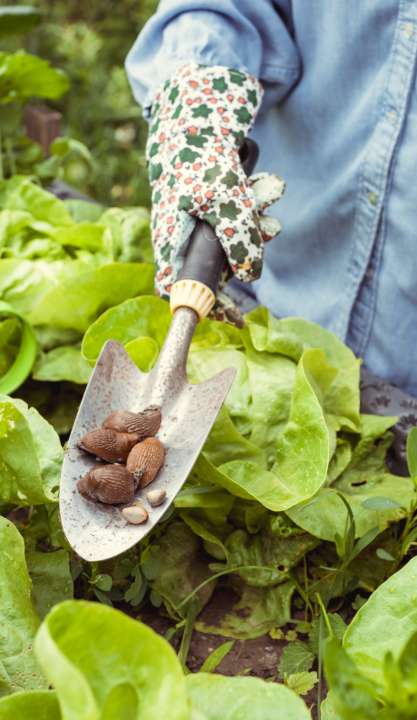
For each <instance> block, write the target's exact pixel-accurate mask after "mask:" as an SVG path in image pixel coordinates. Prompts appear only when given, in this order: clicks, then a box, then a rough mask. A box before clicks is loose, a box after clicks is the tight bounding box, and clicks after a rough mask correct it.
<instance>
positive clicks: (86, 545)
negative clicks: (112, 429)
mask: <svg viewBox="0 0 417 720" xmlns="http://www.w3.org/2000/svg"><path fill="white" fill-rule="evenodd" d="M176 315H177V313H176ZM186 320H187V318H186V317H185V318H184V322H185V321H186ZM177 325H178V323H177ZM193 329H194V327H193V328H192V330H191V335H190V338H189V339H191V336H192V331H193ZM187 332H188V334H190V329H189V328H188V330H187ZM177 340H178V342H180V343H181V337H179V338H178V334H177ZM183 340H184V338H183ZM185 344H187V340H185ZM187 351H188V346H187V347H186V348H185V357H184V358H183V360H184V362H183V367H182V368H181V367H179V366H178V358H176V356H175V347H174V348H173V349H171V350H168V351H166V352H165V363H163V367H161V365H157V366H156V367H155V368H154V369H153V370H152V371H151V372H150V373H142V372H140V371H139V370H138V368H137V367H136V365H135V364H134V363H133V362H132V360H131V359H130V357H129V356H128V354H127V353H126V351H125V350H124V348H123V346H122V345H120V344H119V343H117V342H113V341H109V342H107V344H106V345H105V347H104V349H103V351H102V353H101V355H100V357H99V359H98V361H97V364H96V367H95V370H94V372H93V374H92V377H91V379H90V382H89V383H88V386H87V389H86V392H85V394H84V397H83V400H82V402H81V405H80V408H79V411H78V415H77V417H76V420H75V424H74V427H73V430H72V433H71V436H70V439H69V442H68V447H67V449H66V451H65V458H64V464H63V470H62V478H61V490H60V512H61V520H62V525H63V529H64V533H65V535H66V537H67V539H68V541H69V543H70V544H71V546H72V547H73V549H74V550H75V552H76V553H77V554H78V555H80V556H81V557H82V558H84V559H85V560H89V561H98V560H105V559H108V558H111V557H114V556H115V555H119V554H120V553H122V552H124V551H125V550H127V549H129V548H130V547H132V546H133V545H135V544H136V543H137V542H139V541H140V540H142V538H144V537H145V535H147V533H148V532H149V531H150V530H151V529H152V527H153V526H154V525H155V524H156V523H157V522H158V521H159V519H160V518H161V516H162V515H163V514H164V513H165V512H166V510H167V509H168V507H169V505H170V504H171V503H172V501H173V500H174V498H175V496H176V494H177V493H178V492H179V490H180V489H181V487H182V485H183V484H184V482H185V480H186V478H187V476H188V474H189V472H190V470H191V468H192V466H193V464H194V462H195V460H196V459H197V457H198V454H199V452H200V450H201V448H202V446H203V443H204V441H205V439H206V438H207V435H208V433H209V432H210V429H211V427H212V425H213V423H214V421H215V419H216V416H217V414H218V412H219V409H220V407H221V405H222V403H223V401H224V399H225V397H226V395H227V393H228V391H229V389H230V386H231V384H232V382H233V378H234V376H235V370H234V369H233V368H228V369H226V370H224V371H223V372H221V373H219V374H218V375H216V376H215V377H213V378H211V379H210V380H207V381H206V382H203V383H200V384H196V385H192V384H190V383H188V382H187V380H186V376H185V372H184V367H185V359H186V354H187ZM177 354H178V353H177ZM168 356H169V357H168ZM167 357H168V362H167ZM171 359H172V363H171V366H170V360H171ZM180 365H181V363H180ZM150 404H158V405H160V406H161V412H162V424H161V427H160V430H159V432H158V437H159V438H160V440H161V441H162V442H163V444H164V446H165V448H166V460H165V463H164V466H163V468H162V469H161V471H160V472H159V474H158V476H157V478H156V480H155V481H154V482H153V483H152V489H159V488H163V489H164V490H165V491H166V494H167V498H166V501H165V502H164V503H163V505H161V506H160V507H156V508H152V507H150V505H149V504H148V503H147V502H146V490H145V491H139V492H138V493H137V496H136V497H137V499H140V500H141V501H143V504H144V505H145V507H146V509H147V511H148V513H149V519H148V521H147V522H146V523H145V524H143V525H130V524H128V523H127V522H126V521H125V520H124V518H123V516H122V514H121V512H120V507H114V506H106V505H102V504H100V503H93V502H88V501H86V500H85V499H84V498H83V497H82V496H81V495H80V494H79V493H78V491H77V489H76V483H77V480H78V479H79V478H80V477H82V476H83V475H85V473H87V472H88V471H89V470H90V469H91V468H92V467H93V466H94V465H96V462H97V461H96V460H95V459H94V458H93V457H91V456H89V455H87V454H86V453H84V452H82V451H81V450H79V449H78V447H77V444H78V441H79V440H80V438H81V437H82V436H83V435H84V434H85V433H86V432H87V431H89V430H91V429H93V428H95V427H98V426H100V425H101V423H102V422H103V420H104V419H105V418H106V417H107V415H109V413H110V412H112V411H113V410H118V409H126V408H127V409H129V410H132V411H135V412H136V411H140V410H143V409H144V408H145V407H147V406H149V405H150Z"/></svg>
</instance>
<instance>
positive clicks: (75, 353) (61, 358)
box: [32, 345, 91, 385]
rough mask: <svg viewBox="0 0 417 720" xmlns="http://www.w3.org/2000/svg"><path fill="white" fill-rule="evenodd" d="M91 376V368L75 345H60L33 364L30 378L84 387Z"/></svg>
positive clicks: (43, 354) (42, 355)
mask: <svg viewBox="0 0 417 720" xmlns="http://www.w3.org/2000/svg"><path fill="white" fill-rule="evenodd" d="M90 375H91V366H90V365H89V363H88V362H87V360H85V358H84V357H83V356H82V355H81V350H80V348H79V347H77V346H75V345H62V346H61V347H57V348H53V349H52V350H50V351H49V352H47V353H42V354H41V355H40V356H39V357H38V359H37V361H36V364H35V367H34V369H33V373H32V377H33V379H34V380H43V381H49V382H59V381H60V380H67V381H69V382H73V383H77V384H80V385H86V384H87V383H88V380H89V378H90Z"/></svg>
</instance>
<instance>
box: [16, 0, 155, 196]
mask: <svg viewBox="0 0 417 720" xmlns="http://www.w3.org/2000/svg"><path fill="white" fill-rule="evenodd" d="M33 4H34V5H36V7H37V8H38V10H39V11H40V12H41V14H42V17H41V22H40V23H39V25H38V26H37V27H36V28H35V29H34V30H32V31H31V32H30V33H29V34H28V35H27V36H26V38H25V48H26V50H28V51H29V52H32V53H33V52H35V53H36V54H39V55H41V56H42V57H47V58H48V59H49V60H50V61H51V62H53V63H54V65H56V66H57V67H59V68H62V69H63V70H64V71H65V72H66V73H67V75H68V77H69V78H70V79H71V87H70V89H69V91H68V92H67V93H66V94H65V95H63V96H62V98H60V99H59V100H58V101H54V106H56V107H58V109H60V110H61V111H62V113H63V131H64V132H65V134H68V135H70V136H71V137H72V138H75V139H76V140H78V141H81V143H83V144H84V145H85V146H87V147H88V148H90V150H91V152H92V153H93V156H94V161H95V162H94V163H93V164H88V163H86V162H84V161H83V158H82V157H81V156H80V154H77V153H71V154H70V155H68V157H67V159H66V161H65V168H64V178H65V179H66V180H67V182H69V183H70V184H72V185H75V186H76V187H78V188H80V189H82V190H84V191H85V192H87V193H88V194H89V195H91V196H92V197H95V198H96V199H98V200H99V201H101V202H105V203H108V202H109V198H111V202H117V203H118V204H124V205H135V204H140V205H147V204H148V203H149V188H148V183H147V169H146V161H145V156H144V146H145V139H146V133H147V125H146V122H145V121H144V120H143V119H142V116H141V111H140V109H139V107H138V105H137V103H136V102H135V100H134V98H133V96H132V93H131V90H130V87H129V84H128V81H127V78H126V74H125V71H124V67H123V63H124V59H125V57H126V55H127V53H128V50H129V49H130V47H131V46H132V45H133V43H134V41H135V39H136V36H137V34H138V33H139V31H140V29H141V27H142V26H143V24H144V23H145V22H146V20H147V18H148V17H149V16H150V15H151V14H152V12H153V11H154V9H155V7H156V5H157V0H139V1H138V0H119V1H118V2H114V0H89V2H79V0H34V2H33ZM18 47H20V45H18Z"/></svg>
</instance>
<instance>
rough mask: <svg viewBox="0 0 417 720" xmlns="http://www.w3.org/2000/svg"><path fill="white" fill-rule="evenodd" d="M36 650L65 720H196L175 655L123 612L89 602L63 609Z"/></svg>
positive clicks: (51, 619) (60, 607)
mask: <svg viewBox="0 0 417 720" xmlns="http://www.w3.org/2000/svg"><path fill="white" fill-rule="evenodd" d="M35 652H36V656H37V658H38V660H39V663H40V665H41V667H42V669H43V671H44V673H45V675H46V677H47V679H48V681H49V683H51V684H52V685H53V686H54V688H55V690H56V692H57V694H58V697H59V703H60V706H61V710H62V714H63V717H65V718H70V717H71V718H77V720H102V719H104V718H105V719H106V720H113V718H115V717H128V718H136V717H139V716H140V718H141V720H154V718H155V717H160V718H164V717H167V718H168V717H169V718H170V720H189V709H188V701H187V697H186V688H185V682H184V676H183V673H182V669H181V665H180V663H179V660H178V659H177V657H176V655H175V652H174V650H173V649H172V648H171V647H170V645H169V644H168V643H167V642H166V641H165V640H164V639H163V638H161V637H160V636H159V635H157V634H156V633H155V632H154V631H153V630H151V629H150V628H148V627H146V625H142V624H141V623H138V622H137V621H135V620H132V619H131V618H129V617H127V616H126V615H124V614H123V613H121V612H119V611H117V610H113V609H112V608H109V607H106V606H104V605H99V604H98V603H88V602H84V601H67V602H65V603H61V604H60V605H57V606H56V607H55V608H54V609H53V610H52V612H51V613H49V615H48V616H47V618H46V619H45V620H44V622H43V624H42V626H41V628H40V630H39V633H38V635H37V637H36V641H35Z"/></svg>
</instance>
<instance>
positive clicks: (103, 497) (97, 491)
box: [77, 464, 138, 505]
mask: <svg viewBox="0 0 417 720" xmlns="http://www.w3.org/2000/svg"><path fill="white" fill-rule="evenodd" d="M137 484H138V480H136V479H135V478H134V477H133V475H132V474H131V473H130V472H128V470H126V468H125V467H124V465H116V464H115V465H102V466H99V467H96V468H94V469H93V470H90V472H89V473H87V475H84V476H83V477H82V478H81V479H80V480H79V481H78V483H77V489H78V491H79V493H80V494H81V495H82V496H83V497H85V498H87V499H88V500H94V501H95V502H102V503H106V504H107V505H119V504H121V503H129V502H131V501H132V500H133V498H134V495H135V490H136V487H137Z"/></svg>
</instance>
